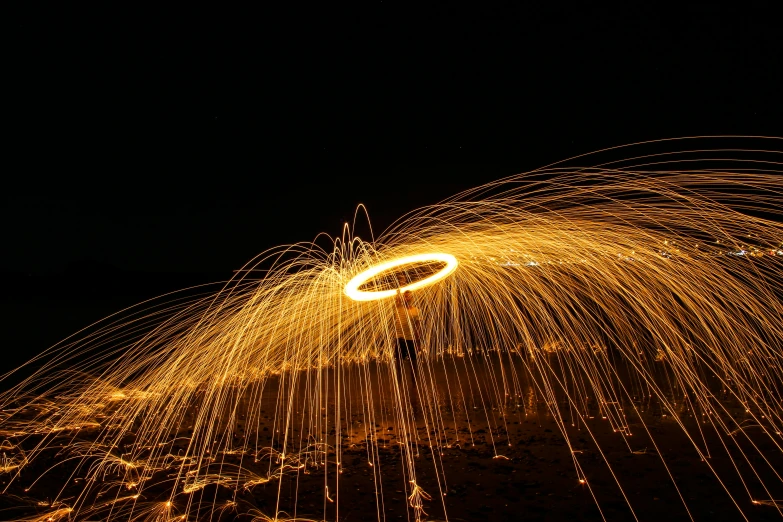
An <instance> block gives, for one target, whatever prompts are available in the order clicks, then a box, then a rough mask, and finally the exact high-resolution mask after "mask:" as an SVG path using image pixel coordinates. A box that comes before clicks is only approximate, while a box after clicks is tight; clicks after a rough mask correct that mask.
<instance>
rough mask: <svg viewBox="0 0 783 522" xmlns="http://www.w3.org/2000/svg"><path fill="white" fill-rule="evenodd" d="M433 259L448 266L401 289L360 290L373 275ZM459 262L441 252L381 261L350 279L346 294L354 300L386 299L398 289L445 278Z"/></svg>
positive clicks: (405, 290)
mask: <svg viewBox="0 0 783 522" xmlns="http://www.w3.org/2000/svg"><path fill="white" fill-rule="evenodd" d="M433 261H440V262H442V263H446V266H444V267H443V268H441V269H440V270H438V271H437V272H435V273H434V274H432V275H431V276H429V277H425V278H424V279H419V280H418V281H414V282H413V283H411V284H409V285H406V286H403V287H402V288H399V289H396V288H395V289H392V290H380V291H371V292H365V291H363V290H359V287H360V286H362V285H363V284H364V283H366V282H367V281H369V280H370V279H372V278H373V277H375V276H377V275H378V274H380V273H382V272H385V271H387V270H391V269H392V268H397V267H398V266H402V265H410V264H413V263H428V262H433ZM458 264H459V263H458V262H457V258H456V257H454V256H452V255H451V254H441V253H434V254H418V255H415V256H408V257H400V258H398V259H394V260H392V261H388V262H386V263H381V264H380V265H375V266H374V267H372V268H369V269H367V270H365V271H364V272H362V273H360V274H358V275H357V276H356V277H354V278H353V279H351V280H350V281H348V284H347V285H345V295H347V296H348V297H350V298H351V299H353V300H354V301H374V300H375V299H386V298H387V297H392V296H393V295H396V294H397V292H398V291H400V292H407V291H409V290H417V289H419V288H424V287H425V286H429V285H431V284H432V283H434V282H436V281H439V280H441V279H443V278H444V277H446V276H448V275H449V274H451V273H452V272H453V271H454V270H456V269H457V265H458Z"/></svg>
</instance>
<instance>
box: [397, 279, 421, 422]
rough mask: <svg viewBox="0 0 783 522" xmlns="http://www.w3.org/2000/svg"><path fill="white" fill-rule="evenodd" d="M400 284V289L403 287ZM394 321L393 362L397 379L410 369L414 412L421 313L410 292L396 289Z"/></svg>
mask: <svg viewBox="0 0 783 522" xmlns="http://www.w3.org/2000/svg"><path fill="white" fill-rule="evenodd" d="M402 283H404V281H403V282H402ZM402 283H401V284H400V287H402V286H403V284H402ZM394 319H395V321H394V329H395V334H396V337H397V339H396V346H395V351H394V362H395V365H396V367H397V375H398V376H399V377H398V378H400V379H402V378H403V376H404V375H405V373H406V372H405V370H404V367H405V366H408V367H409V368H410V374H411V378H412V380H413V390H412V393H411V399H413V401H414V404H413V406H414V410H415V409H416V407H417V405H418V403H419V402H420V401H419V379H418V365H417V355H418V344H419V340H420V338H421V333H420V332H421V313H420V312H419V309H418V308H416V307H415V306H414V305H413V294H412V293H411V292H410V291H401V290H400V289H399V288H398V290H397V295H396V296H395V306H394ZM406 361H407V364H406Z"/></svg>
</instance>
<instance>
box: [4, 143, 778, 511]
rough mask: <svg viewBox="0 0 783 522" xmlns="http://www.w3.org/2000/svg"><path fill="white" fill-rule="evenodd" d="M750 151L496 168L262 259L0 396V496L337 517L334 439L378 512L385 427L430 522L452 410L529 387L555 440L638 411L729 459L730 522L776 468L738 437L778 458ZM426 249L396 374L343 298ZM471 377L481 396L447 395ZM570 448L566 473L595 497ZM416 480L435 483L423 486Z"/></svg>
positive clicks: (395, 277)
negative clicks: (260, 492) (368, 228)
mask: <svg viewBox="0 0 783 522" xmlns="http://www.w3.org/2000/svg"><path fill="white" fill-rule="evenodd" d="M754 143H755V145H757V146H758V147H757V150H725V149H724V150H712V151H705V150H697V149H699V148H700V147H698V146H695V145H699V142H698V140H696V141H687V140H684V141H682V142H677V143H676V146H677V147H679V150H678V151H677V152H673V153H662V152H655V153H648V152H647V151H646V150H642V151H641V153H639V154H633V157H632V158H630V159H624V160H622V161H614V162H605V163H603V164H600V165H597V164H596V160H594V159H592V160H591V159H590V157H586V158H581V159H578V160H574V161H572V162H570V163H575V164H580V165H593V166H590V167H579V168H576V167H573V166H570V164H569V165H566V164H563V165H555V166H551V167H549V168H545V169H540V170H537V171H534V172H531V173H526V174H520V175H517V176H512V177H509V178H507V179H504V180H501V181H499V182H497V183H492V184H489V185H486V186H483V187H479V188H477V189H475V190H472V191H468V192H466V193H463V194H460V195H458V196H455V197H453V198H451V199H449V200H446V201H444V202H442V203H440V204H438V205H435V206H432V207H427V208H424V209H421V210H418V211H416V212H413V213H411V214H409V215H407V216H405V217H404V218H403V219H401V220H400V221H399V222H397V223H396V224H395V225H394V226H393V227H391V228H390V229H389V230H387V231H386V232H385V233H384V234H382V235H381V236H380V237H378V238H376V239H373V238H360V237H357V236H355V235H354V234H353V233H352V230H351V229H350V228H349V227H348V226H346V229H345V230H344V232H343V234H342V235H341V236H340V237H337V238H334V239H333V240H330V244H329V246H328V247H326V248H324V247H323V238H321V240H319V242H318V244H316V243H307V244H297V245H293V246H288V247H285V248H279V249H275V250H273V251H270V252H266V253H264V254H263V255H261V256H259V257H258V258H257V259H255V260H253V261H252V262H251V263H249V264H248V265H247V266H246V267H245V269H244V270H242V271H240V273H241V274H246V276H243V277H241V278H238V279H237V280H235V281H231V282H230V283H229V284H227V285H225V287H223V289H222V290H220V291H218V292H213V293H207V294H205V295H203V296H200V297H197V298H193V297H189V298H181V299H179V300H177V299H172V298H171V297H172V296H169V298H167V299H163V300H161V302H162V304H157V305H155V306H140V307H139V310H135V309H134V310H129V311H126V313H124V314H121V315H120V316H119V317H120V318H119V319H111V318H110V319H108V320H106V321H105V322H104V323H105V324H102V325H100V326H99V327H96V328H93V329H91V330H89V331H88V332H86V333H85V334H84V336H83V337H81V338H79V339H78V340H77V341H73V342H64V343H62V344H61V345H58V346H56V347H54V348H52V349H50V350H48V351H47V352H45V353H44V354H43V355H41V356H39V357H38V358H37V359H36V360H34V361H32V362H31V363H29V365H28V366H29V367H36V368H37V369H36V370H35V371H28V373H31V376H29V377H27V378H25V379H23V380H22V382H21V383H20V384H17V385H15V386H13V387H11V389H10V390H8V391H6V392H4V393H3V394H2V396H0V406H2V417H0V430H2V437H3V439H4V440H5V441H4V442H3V447H2V451H3V461H2V467H1V468H0V471H2V473H3V474H4V475H3V476H4V477H6V480H5V484H6V485H5V488H6V489H5V494H6V495H11V494H14V495H16V494H19V499H20V505H24V503H25V502H27V503H29V505H31V506H32V505H33V504H34V502H35V501H34V500H33V499H40V498H46V499H47V500H46V502H48V504H47V506H50V508H46V507H44V508H41V507H40V505H39V506H38V507H37V508H36V509H38V510H41V509H43V511H45V513H44V514H43V515H41V518H40V519H41V520H43V519H47V520H48V519H52V520H59V519H63V520H64V519H71V520H96V519H124V520H186V519H187V520H191V519H199V518H209V517H210V516H212V517H213V519H220V518H221V517H226V519H230V518H231V517H234V516H237V517H241V516H245V517H247V519H254V520H278V519H280V520H282V519H323V518H327V519H336V518H339V516H340V498H341V493H340V475H341V473H342V471H343V469H344V467H345V464H344V463H343V456H344V454H345V452H346V450H347V448H349V447H350V448H354V449H355V448H360V449H362V450H363V451H364V460H365V461H366V466H369V467H371V469H372V473H371V474H370V475H369V476H370V478H369V479H368V481H369V482H370V483H369V484H368V487H371V488H374V489H375V491H377V492H378V494H377V495H376V497H375V498H376V509H377V517H378V519H383V516H384V515H383V513H384V506H385V505H387V504H388V503H389V502H391V500H390V499H389V498H386V497H384V495H383V484H384V480H387V479H386V478H385V476H384V468H383V465H382V464H383V462H382V459H381V454H382V453H383V452H384V451H390V450H389V449H388V448H387V446H388V444H386V442H385V441H380V440H379V438H378V434H377V430H376V429H375V426H376V424H377V422H381V421H382V422H383V423H384V425H385V424H386V423H390V424H392V425H394V426H396V427H397V436H398V438H397V440H396V442H395V445H396V449H395V451H398V453H397V455H398V457H399V460H400V462H401V465H402V467H403V479H404V480H403V481H402V482H403V483H402V484H399V485H397V487H400V488H402V487H404V488H405V495H406V497H407V503H408V505H409V507H410V510H411V514H412V516H413V517H415V518H416V519H417V520H419V519H421V518H423V517H425V515H424V512H425V510H427V509H428V508H427V506H433V505H439V506H440V507H439V509H441V510H442V511H444V512H447V508H448V497H447V496H446V495H445V492H446V484H447V481H448V474H447V466H446V463H445V462H444V461H443V457H442V452H440V451H437V450H438V448H442V447H446V446H450V445H453V444H455V439H454V437H452V436H451V435H449V434H453V433H458V432H461V433H466V435H464V436H463V439H464V441H463V442H465V443H467V442H469V440H470V438H471V437H472V431H471V430H472V426H471V425H470V424H468V425H461V423H462V421H461V420H460V419H461V418H462V417H459V416H458V415H457V414H456V412H459V411H460V410H465V409H466V408H467V407H468V402H469V401H470V402H471V403H472V404H478V405H480V406H481V408H480V412H481V413H480V416H484V421H483V422H485V424H487V425H492V426H504V425H505V424H506V423H507V422H508V418H509V417H508V415H507V414H506V413H505V410H504V407H505V405H507V404H508V402H509V401H510V400H511V401H516V399H515V398H517V397H519V396H520V395H522V394H523V391H524V388H525V386H526V385H525V384H524V383H528V384H529V386H531V387H532V389H533V390H534V391H535V393H536V394H537V395H538V396H540V397H541V398H542V399H543V400H544V401H545V402H546V405H547V407H548V408H549V410H550V413H551V415H552V416H553V417H554V419H555V420H556V422H557V424H558V426H559V427H560V428H561V431H562V432H563V435H564V436H565V438H566V441H568V440H569V438H568V430H567V428H568V426H571V425H581V426H585V427H587V429H588V431H589V423H587V422H586V421H587V418H588V417H589V416H591V415H592V413H590V409H591V408H592V407H594V406H596V405H597V408H598V411H599V412H600V415H601V416H602V417H603V418H605V419H606V420H607V422H608V423H610V424H611V426H612V428H613V429H614V430H615V431H616V432H618V435H617V436H618V437H628V436H630V435H631V427H630V425H629V422H628V416H629V415H631V414H633V415H634V416H641V412H640V411H639V410H640V408H641V407H642V406H640V404H642V403H643V401H641V402H640V400H639V398H640V397H642V398H645V397H646V398H647V399H648V400H654V401H656V403H658V404H660V405H661V407H662V408H663V410H664V411H665V412H666V414H667V415H669V416H670V417H673V418H674V419H675V421H676V422H677V424H678V425H679V426H680V427H681V429H682V430H684V432H685V433H686V434H687V436H688V438H689V439H690V440H691V442H692V444H693V448H694V450H695V451H696V452H697V453H698V454H699V455H701V456H702V457H704V458H705V462H707V466H709V460H707V459H706V457H708V456H709V455H710V453H711V452H715V451H724V452H727V453H730V455H731V458H732V459H734V461H735V462H736V464H737V468H738V470H739V469H743V470H744V471H742V477H743V482H744V483H745V488H746V493H747V496H746V497H744V498H739V497H738V496H737V494H736V492H731V491H728V489H727V492H726V494H727V495H732V496H733V497H732V498H735V503H736V505H737V507H738V510H739V511H738V512H739V513H742V511H743V509H744V508H743V506H744V505H745V504H747V503H749V502H751V501H753V502H756V503H766V504H767V505H771V506H774V507H772V508H770V509H774V508H776V507H777V504H776V503H775V502H774V501H773V500H772V499H774V498H775V496H776V493H777V492H779V490H780V488H781V485H783V476H781V475H780V474H779V472H778V470H776V469H775V466H774V465H773V464H772V463H771V462H769V461H768V460H766V456H765V455H764V454H763V452H760V450H758V448H757V446H756V443H757V442H758V441H759V440H761V439H763V440H764V441H765V444H772V445H773V446H774V447H776V448H778V450H783V437H781V429H782V428H783V402H782V401H783V394H782V392H783V389H782V388H781V384H782V383H781V380H780V375H781V374H783V358H782V357H783V301H782V299H781V290H780V289H781V288H782V287H783V286H782V284H783V243H781V242H782V241H783V225H781V221H782V220H781V211H780V209H781V208H783V181H781V172H780V171H781V169H780V164H779V163H778V162H779V161H780V159H781V157H782V156H781V154H780V153H779V152H775V151H770V150H769V149H774V148H776V147H778V146H779V145H780V141H778V140H771V139H770V140H759V141H758V142H754ZM686 147H687V148H689V149H690V150H683V149H685V148H686ZM639 148H641V149H644V147H642V146H639ZM758 149H766V150H758ZM628 155H630V154H628ZM727 158H728V159H727ZM430 253H441V254H448V255H450V256H454V258H456V260H457V261H458V263H459V264H458V266H457V268H456V269H455V270H454V271H453V273H451V274H450V275H448V277H446V278H444V279H442V280H440V281H437V282H435V283H433V284H431V285H429V286H426V287H424V288H420V289H417V290H415V291H414V294H415V303H416V306H417V307H418V308H419V309H420V311H421V316H422V317H423V320H422V323H421V337H420V344H419V346H420V357H419V359H418V363H417V364H418V368H416V369H415V371H414V373H413V375H414V376H415V378H411V376H410V375H409V372H408V370H407V369H405V368H404V367H403V366H400V367H398V366H396V365H394V364H390V362H391V360H392V353H393V346H394V343H395V337H396V334H395V329H394V322H395V321H394V314H395V310H394V299H377V300H371V301H356V300H353V299H351V298H350V297H349V296H348V295H346V292H345V287H346V284H347V283H348V282H349V281H350V280H351V279H352V278H353V277H354V276H356V275H357V274H359V273H361V272H363V271H365V270H368V269H371V268H373V267H376V266H378V265H379V264H381V263H386V262H389V263H391V264H392V265H394V263H393V262H394V261H395V260H398V259H400V258H405V257H408V256H415V255H420V254H430ZM433 263H434V264H433ZM444 265H445V262H444V263H443V264H440V265H439V264H438V262H437V260H435V261H432V260H430V261H429V262H427V261H422V262H421V263H420V264H417V263H407V264H405V265H401V266H399V267H397V269H396V270H386V271H382V272H381V273H379V274H377V275H376V276H375V277H374V278H372V279H371V280H369V281H367V282H364V283H363V284H365V285H369V286H367V287H366V288H362V290H367V289H368V288H372V289H373V290H374V291H375V290H377V291H381V290H389V289H391V290H395V289H396V288H398V287H399V281H400V280H401V279H400V278H404V279H405V281H406V283H410V284H415V282H416V281H419V280H421V279H424V278H426V277H429V276H431V275H432V274H433V273H436V272H437V271H438V270H441V269H442V268H443V266H444ZM251 276H252V277H251ZM19 371H21V372H24V371H27V370H25V369H21V370H19ZM477 372H484V373H485V374H486V376H488V378H487V379H485V380H484V381H483V382H484V384H483V385H482V386H477V385H476V382H477V380H476V379H473V380H471V379H470V378H468V379H465V378H464V376H465V375H476V374H477ZM460 376H462V377H460ZM6 377H8V376H6ZM708 377H709V378H708ZM710 379H717V382H718V383H719V385H718V389H716V388H715V386H713V385H711V384H710ZM517 402H518V401H517ZM736 405H739V406H740V407H742V408H744V410H746V411H745V412H744V413H745V414H746V415H745V416H744V417H742V418H739V417H738V416H737V415H735V414H734V413H733V411H732V410H731V408H732V407H734V406H736ZM685 411H687V412H688V414H689V415H695V416H697V417H699V418H701V419H702V423H701V424H698V425H697V427H696V428H694V426H693V425H691V424H688V423H687V422H686V421H685V419H684V418H683V417H684V415H683V412H685ZM749 423H750V424H749ZM422 424H423V425H424V426H425V427H426V429H425V430H423V431H422V432H421V433H423V435H420V434H419V432H418V431H417V426H419V425H422ZM749 425H752V426H753V428H754V429H753V430H749V429H746V428H747V427H748V426H749ZM699 426H701V427H699ZM642 429H643V430H644V429H646V428H645V425H644V424H642ZM705 429H709V430H711V431H714V432H715V433H717V434H718V435H719V440H720V441H721V442H722V443H721V444H720V445H719V446H718V447H714V446H710V445H708V444H707V443H706V442H705V440H706V439H705V438H704V436H703V434H702V433H701V430H705ZM740 439H741V441H740ZM748 442H749V443H750V444H747V443H748ZM505 443H506V441H503V444H505ZM500 444H501V441H500V439H497V440H496V439H493V446H494V451H495V454H496V455H497V456H499V457H500V456H502V454H503V451H502V447H501V445H500ZM568 445H569V447H571V444H570V442H568ZM748 447H750V452H751V453H752V454H749V453H748V451H749V450H748ZM422 448H430V450H431V451H428V452H427V459H424V460H422V458H421V457H420V455H421V454H422V453H421V449H422ZM754 448H756V449H755V450H754ZM630 449H631V448H630V446H629V451H630ZM571 455H572V457H573V469H574V470H575V478H574V480H575V481H578V482H581V483H582V484H584V487H585V488H591V487H592V486H591V484H590V481H589V480H588V478H589V477H587V476H586V475H585V473H584V471H583V468H582V465H580V461H579V454H578V452H577V451H573V448H572V451H571ZM758 457H761V461H759V458H758ZM36 462H46V465H36ZM759 462H761V463H759ZM606 465H607V466H608V465H609V463H608V461H607V464H606ZM422 466H427V469H430V470H432V471H433V472H434V474H435V476H436V478H437V480H436V483H437V488H438V490H431V489H430V490H427V491H425V490H424V489H423V487H422V486H421V481H419V480H417V473H418V472H419V471H420V469H421V467H422ZM27 468H29V469H34V470H36V473H35V474H34V475H31V474H30V473H26V469H27ZM769 477H772V478H771V479H770V478H769ZM718 478H719V479H720V477H718ZM745 479H747V480H745ZM314 480H315V481H319V483H320V486H318V489H317V491H318V492H319V493H318V498H317V499H313V498H308V499H306V500H307V501H308V502H309V503H311V504H315V507H310V508H307V509H305V508H303V507H302V505H303V502H304V500H305V499H304V498H302V497H301V495H298V494H297V493H294V494H293V495H292V499H287V497H286V495H290V494H289V493H285V491H284V490H287V489H288V488H283V483H284V482H285V483H286V484H301V490H302V491H305V490H306V489H307V488H306V487H305V485H306V484H311V483H312V482H313V481H314ZM672 481H673V487H675V488H676V481H674V480H673V479H672ZM262 485H263V487H265V488H267V490H269V488H270V487H272V486H275V485H276V486H275V487H277V488H278V489H277V494H276V501H275V502H274V503H273V504H272V505H271V506H266V507H265V508H263V509H262V508H259V507H258V506H256V505H254V504H253V502H252V501H251V500H250V499H249V498H250V497H251V496H252V495H250V494H251V493H252V492H253V491H254V490H255V489H256V488H258V487H259V486H262ZM618 486H619V487H620V489H621V490H622V483H619V484H618ZM307 487H310V488H311V486H307ZM21 488H23V490H22V489H21ZM295 491H299V489H296V490H295ZM778 494H779V493H778ZM623 495H624V496H625V494H624V493H623ZM681 498H683V497H682V495H681ZM626 500H627V498H626ZM683 503H684V504H686V509H687V503H686V502H685V499H684V498H683ZM20 509H21V510H22V511H18V512H24V510H23V509H22V508H21V507H20ZM47 509H48V511H47ZM629 510H630V512H631V513H634V511H633V505H632V503H631V502H630V501H629ZM15 513H16V512H15ZM15 516H16V515H15ZM36 516H37V515H36ZM16 517H17V518H20V517H18V516H16ZM47 517H48V518H47ZM26 519H29V520H38V519H39V518H35V516H33V515H29V516H28V518H26Z"/></svg>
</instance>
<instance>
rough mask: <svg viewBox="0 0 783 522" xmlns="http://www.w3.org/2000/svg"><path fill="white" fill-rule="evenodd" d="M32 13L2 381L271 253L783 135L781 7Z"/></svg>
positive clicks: (15, 101) (13, 146)
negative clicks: (631, 160)
mask: <svg viewBox="0 0 783 522" xmlns="http://www.w3.org/2000/svg"><path fill="white" fill-rule="evenodd" d="M759 5H760V7H756V8H753V9H751V8H744V7H739V6H738V4H735V5H734V6H733V7H718V6H712V5H709V4H702V5H690V6H687V7H681V8H680V9H677V10H671V11H659V10H657V9H652V8H648V9H646V10H643V9H639V10H628V9H612V10H608V9H607V10H600V9H596V10H593V9H584V8H582V9H580V10H573V9H572V8H571V7H568V6H566V5H562V6H560V7H557V6H556V7H552V8H549V9H546V10H535V9H529V8H527V7H520V6H515V5H502V4H501V5H499V6H494V7H491V8H477V7H475V8H470V9H465V8H457V7H450V6H440V7H436V8H431V7H427V8H421V7H419V8H400V7H395V6H393V5H391V4H389V3H388V2H376V3H366V4H365V5H361V6H350V7H345V8H342V9H333V8H331V7H330V8H328V9H327V8H320V10H312V8H311V7H308V6H306V5H305V4H301V5H298V6H292V7H291V9H286V10H284V9H281V8H278V7H274V8H265V9H262V10H258V11H252V12H250V11H239V10H236V11H229V10H221V11H219V12H218V11H216V10H214V9H206V10H202V11H194V10H192V8H191V7H182V8H181V10H168V11H165V12H164V11H162V10H153V9H149V10H145V11H139V10H138V9H134V8H133V7H130V6H129V7H128V8H127V10H126V11H124V12H121V11H118V10H116V7H114V8H112V10H110V11H109V10H106V11H103V12H101V11H96V10H95V9H94V8H90V9H81V10H80V9H75V8H63V7H59V8H57V10H56V11H53V10H50V9H49V8H43V7H41V8H39V9H37V10H33V11H28V12H25V13H19V14H17V15H15V16H14V17H13V18H11V19H9V20H8V22H7V23H8V25H9V27H10V29H11V32H10V35H11V38H9V40H8V41H9V43H8V44H7V47H6V49H5V52H4V55H5V57H6V59H5V63H4V65H3V77H4V80H3V84H4V90H5V92H6V94H4V95H3V99H4V105H5V109H6V110H5V111H4V112H5V115H4V118H3V126H4V127H5V131H4V133H3V134H4V136H5V138H3V149H4V151H5V152H4V154H3V169H2V170H3V172H4V174H3V176H2V178H3V181H2V184H3V186H2V190H0V194H2V206H1V208H2V220H1V221H0V222H1V223H2V238H3V249H2V252H3V254H2V256H1V258H0V273H2V274H3V276H4V279H5V282H6V289H5V292H3V300H2V306H3V308H2V310H3V315H2V321H3V327H4V329H5V331H6V336H5V339H6V340H5V341H3V344H4V345H5V346H4V347H3V350H4V353H5V355H6V364H7V365H9V366H13V365H15V364H18V363H19V362H21V361H23V360H25V359H27V358H28V357H29V356H30V355H32V354H34V353H36V352H38V351H40V350H42V349H43V348H45V347H47V346H48V345H50V344H52V343H53V342H55V341H57V340H59V339H60V338H62V337H63V336H65V335H67V334H70V333H72V332H74V331H75V330H77V329H78V328H81V327H82V326H85V325H86V324H88V323H89V322H91V321H93V320H96V319H99V318H100V317H103V316H105V315H106V314H108V313H110V312H113V311H115V309H117V308H118V307H121V306H126V305H129V304H132V303H134V302H137V301H139V300H142V299H146V298H149V297H153V296H155V295H158V294H160V293H161V292H165V291H168V290H173V289H175V288H179V287H182V286H187V285H190V284H197V283H202V282H208V281H215V280H220V279H226V278H228V277H230V276H231V275H232V270H235V269H238V268H240V267H241V266H242V265H243V264H244V263H245V262H246V261H248V260H249V259H250V258H252V257H253V256H254V255H255V254H257V253H259V252H261V251H262V250H264V249H266V248H269V247H272V246H275V245H278V244H282V243H291V242H298V241H310V240H312V239H313V238H314V237H315V235H316V234H317V233H319V232H326V233H329V234H333V235H334V234H339V233H340V231H341V227H342V225H343V223H345V222H346V221H350V220H351V219H352V217H353V215H354V211H355V210H356V207H357V205H358V204H359V203H364V204H365V205H366V206H367V208H368V211H369V214H370V217H371V219H372V223H373V226H374V228H375V229H376V232H379V231H382V230H383V229H384V228H385V227H386V226H388V225H389V224H390V223H391V222H392V221H394V219H396V218H398V217H399V216H401V215H402V214H404V213H405V212H407V211H409V210H412V209H414V208H417V207H419V206H422V205H425V204H429V203H436V202H437V201H439V200H441V199H443V198H446V197H448V196H450V195H452V194H454V193H456V192H459V191H461V190H464V189H467V188H470V187H473V186H476V185H479V184H482V183H484V182H487V181H491V180H494V179H497V178H500V177H503V176H507V175H511V174H515V173H518V172H522V171H525V170H529V169H532V168H536V167H539V166H542V165H545V164H547V163H550V162H553V161H556V160H561V159H565V158H567V157H570V156H573V155H576V154H582V153H586V152H590V151H592V150H596V149H600V148H604V147H611V146H615V145H621V144H625V143H630V142H636V141H642V140H651V139H659V138H672V137H679V136H694V135H766V136H781V135H783V123H781V122H783V119H781V117H782V116H783V110H782V109H781V103H780V100H779V93H780V92H781V91H782V90H783V89H781V86H782V85H783V82H782V81H781V80H783V68H782V66H781V63H782V62H781V36H780V27H779V23H778V21H779V19H778V18H777V17H775V16H774V15H773V9H772V8H771V4H770V5H769V6H766V7H765V4H759Z"/></svg>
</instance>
